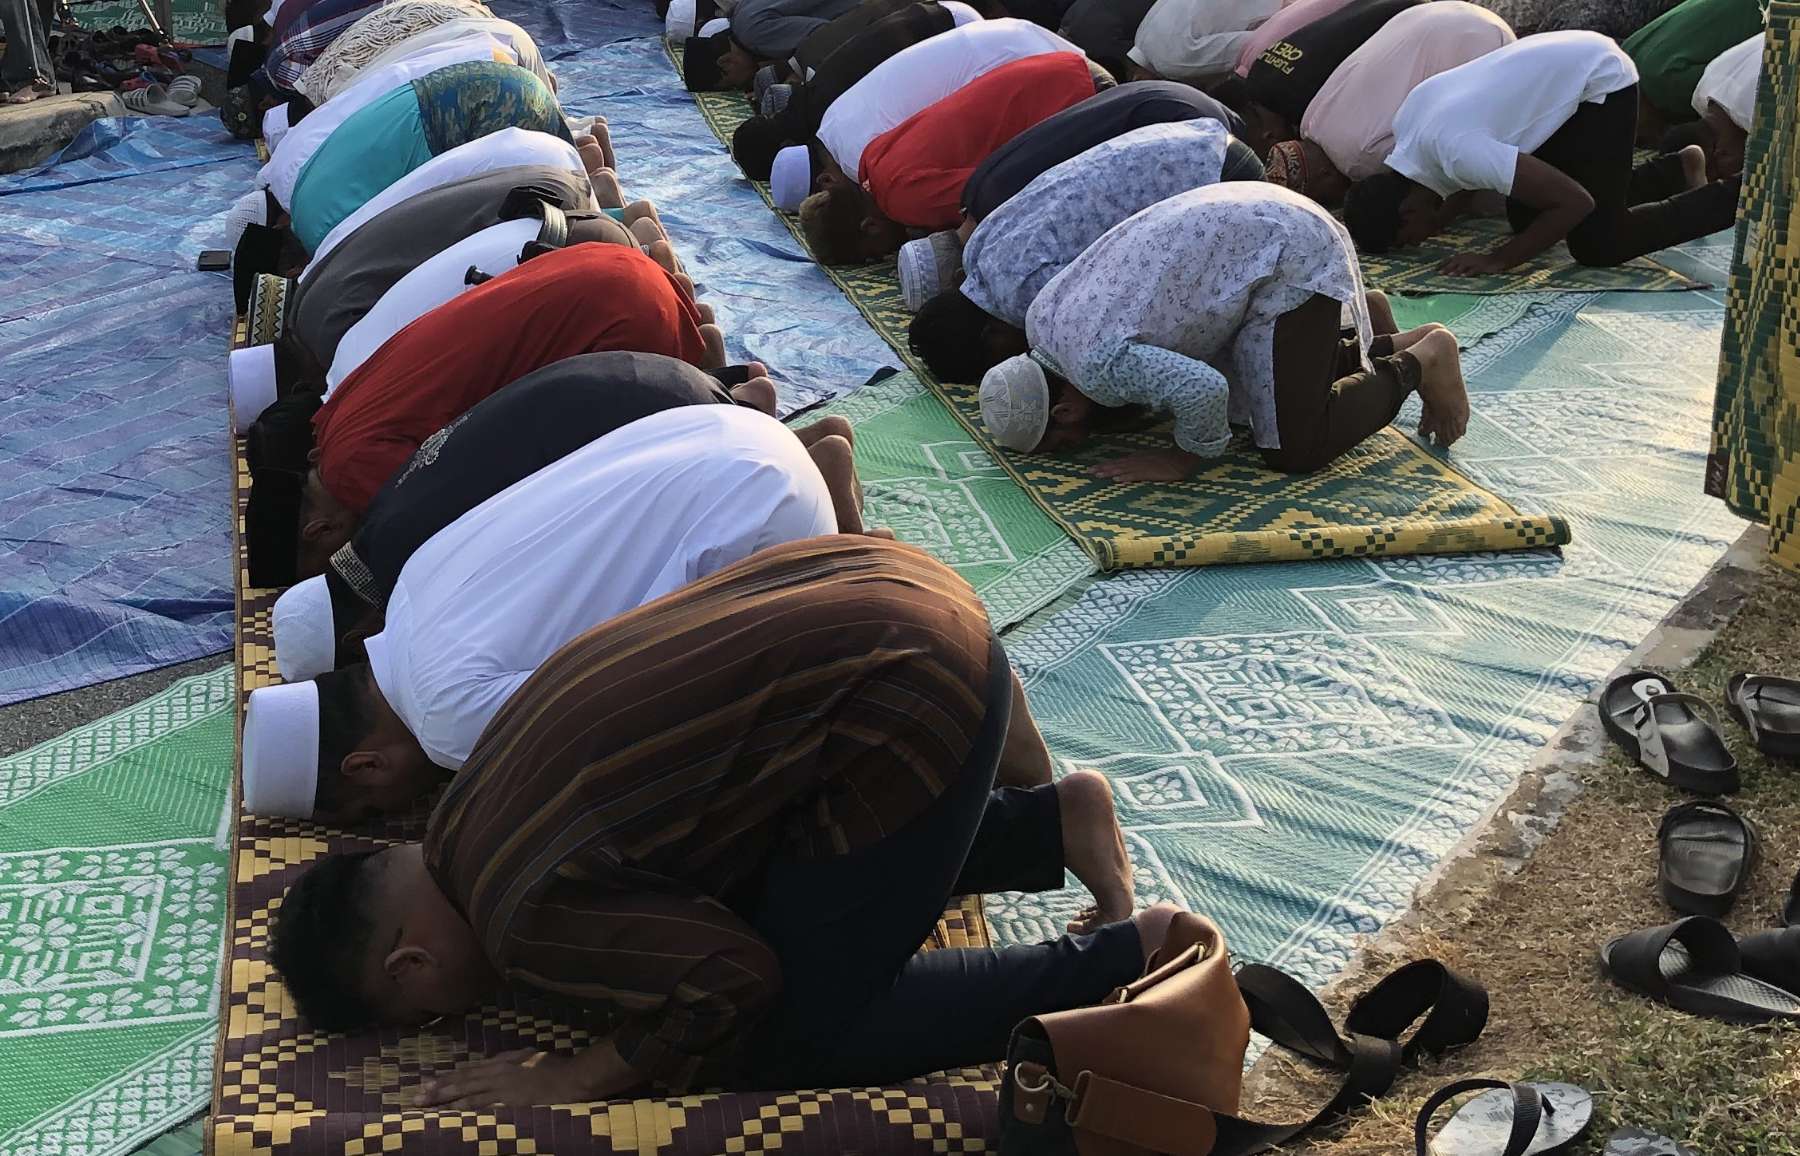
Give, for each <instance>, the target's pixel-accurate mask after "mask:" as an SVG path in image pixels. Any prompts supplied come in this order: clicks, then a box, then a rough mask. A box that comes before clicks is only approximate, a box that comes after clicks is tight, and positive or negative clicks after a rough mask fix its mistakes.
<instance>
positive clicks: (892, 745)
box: [273, 535, 1174, 1107]
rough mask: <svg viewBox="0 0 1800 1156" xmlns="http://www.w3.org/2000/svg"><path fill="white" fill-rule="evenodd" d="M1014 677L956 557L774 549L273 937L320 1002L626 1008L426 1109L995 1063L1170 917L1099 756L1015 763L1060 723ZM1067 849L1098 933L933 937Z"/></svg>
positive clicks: (536, 690) (893, 1076)
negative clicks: (1016, 778) (568, 1047)
mask: <svg viewBox="0 0 1800 1156" xmlns="http://www.w3.org/2000/svg"><path fill="white" fill-rule="evenodd" d="M1015 693H1016V690H1015V683H1014V681H1013V678H1012V673H1011V669H1010V666H1009V664H1008V662H1007V658H1006V654H1005V651H1004V650H1002V649H1001V647H1000V644H999V642H998V640H996V639H995V637H994V633H993V628H992V626H991V625H990V623H989V621H988V617H987V613H986V611H985V610H984V609H983V607H982V605H981V602H980V600H979V599H978V598H977V597H976V595H975V593H974V591H973V590H971V589H970V588H969V586H968V585H967V583H965V582H964V581H963V580H962V579H961V578H960V577H958V576H957V575H956V574H955V573H954V572H952V571H951V570H949V569H948V568H947V567H945V566H944V565H943V564H942V563H940V562H937V561H936V560H934V559H932V558H931V557H930V555H928V554H926V553H924V552H923V551H920V550H917V549H914V548H911V547H908V546H903V545H899V544H897V543H893V542H886V541H881V540H874V539H869V538H865V537H853V536H842V535H840V536H833V537H824V538H815V539H811V540H809V541H803V542H793V543H789V544H787V545H783V546H776V547H772V548H770V549H768V550H764V551H762V552H761V553H758V554H756V555H753V556H752V557H750V558H747V559H745V560H743V561H741V562H738V563H736V564H734V565H732V566H729V567H727V568H725V569H723V570H720V571H718V572H716V573H714V574H712V575H711V576H709V577H706V578H703V579H701V580H699V581H697V582H694V583H692V584H691V585H688V586H686V587H684V588H682V589H680V590H678V591H676V592H674V593H672V594H669V595H667V596H666V597H664V598H661V599H659V600H657V601H655V602H652V603H650V604H648V605H646V606H643V607H640V608H639V609H637V610H634V611H631V612H630V613H627V614H625V615H623V616H621V617H618V618H614V619H612V620H611V621H608V622H606V623H604V624H602V625H600V626H597V627H595V628H594V629H592V630H590V631H588V632H587V633H586V634H584V635H582V636H580V637H579V638H577V639H575V640H574V641H573V642H571V643H569V644H568V645H567V646H565V647H564V648H563V649H562V650H560V651H558V652H557V653H556V654H555V655H554V656H553V657H551V658H550V659H549V660H548V661H547V662H545V663H544V664H543V666H542V667H541V668H540V669H539V670H538V671H537V673H536V674H534V675H533V676H532V678H531V679H530V680H529V681H527V682H526V683H525V684H524V685H523V686H521V687H520V688H519V689H518V691H517V692H516V693H515V694H514V695H513V696H512V698H511V699H510V700H509V701H508V702H507V704H506V705H505V706H504V707H503V708H502V709H501V710H500V712H499V713H498V714H497V715H496V716H495V717H494V719H493V721H492V722H491V723H490V724H489V726H488V728H487V730H486V731H485V732H484V733H483V735H482V737H481V741H480V742H479V744H478V745H477V747H476V749H475V751H474V752H473V753H472V754H471V756H470V758H469V760H468V761H467V762H466V763H465V764H464V765H463V767H462V770H461V771H460V772H459V773H458V774H457V776H456V779H455V780H454V781H453V782H452V783H451V785H450V787H449V789H448V791H447V793H446V794H445V796H444V798H443V799H442V800H441V801H440V803H439V804H438V806H437V808H436V809H435V810H434V811H433V813H432V815H431V819H430V821H429V823H428V825H427V827H426V832H425V839H424V842H423V843H422V844H419V843H412V844H403V845H400V846H397V847H392V848H389V849H387V850H383V851H378V852H373V853H369V854H364V855H338V856H332V857H330V858H328V859H326V860H324V861H323V862H322V863H320V864H319V865H318V866H317V867H314V868H313V869H312V870H311V871H310V872H308V873H307V874H306V875H305V876H304V877H302V878H301V879H300V880H299V882H297V883H296V884H295V885H294V886H293V887H292V888H290V889H289V891H288V893H287V896H286V897H285V899H284V900H283V901H282V904H281V909H280V915H279V922H278V924H277V927H276V929H275V934H274V952H273V962H274V964H275V967H276V968H277V970H278V971H280V973H281V975H282V978H283V980H284V981H285V983H286V984H287V987H288V990H289V991H290V992H291V993H292V995H293V996H294V998H295V1000H296V1001H297V1002H298V1004H299V1006H300V1009H301V1011H302V1012H303V1013H304V1014H305V1015H306V1017H307V1018H308V1020H310V1021H311V1023H312V1025H313V1026H314V1027H315V1028H317V1029H319V1030H324V1031H336V1030H352V1029H356V1028H360V1027H364V1026H370V1025H373V1024H374V1023H376V1022H377V1021H380V1022H385V1023H395V1024H417V1023H422V1022H425V1021H428V1020H431V1019H433V1018H436V1017H440V1016H446V1015H460V1014H463V1013H466V1012H470V1011H473V1010H475V1009H476V1008H477V1007H479V1006H480V1005H481V1003H482V1002H483V1001H484V1000H486V999H487V998H488V996H489V995H490V993H492V992H493V991H494V990H495V989H496V988H497V987H498V986H500V985H501V984H514V985H519V986H522V987H525V988H529V989H535V990H536V991H538V992H540V993H545V994H548V995H551V996H555V997H560V998H561V999H563V1000H567V1001H571V1002H572V1003H574V1004H576V1005H579V1006H580V1007H581V1008H583V1009H585V1010H588V1011H592V1012H599V1013H607V1014H610V1015H612V1016H614V1017H616V1022H617V1024H618V1026H617V1028H616V1030H614V1031H613V1032H612V1034H611V1035H609V1036H608V1037H606V1038H605V1039H603V1040H601V1041H600V1042H598V1043H596V1044H595V1045H594V1046H592V1047H589V1048H587V1049H586V1050H584V1051H582V1052H580V1053H578V1054H575V1055H572V1056H570V1055H562V1054H541V1053H540V1054H536V1055H526V1054H521V1053H512V1054H508V1055H504V1056H498V1057H495V1058H493V1059H490V1060H486V1061H483V1062H479V1063H476V1064H472V1065H469V1066H467V1067H465V1068H463V1069H461V1070H459V1071H457V1072H455V1073H453V1074H452V1075H450V1076H447V1077H444V1078H441V1079H438V1080H433V1081H431V1082H429V1083H427V1084H426V1085H425V1086H424V1087H423V1088H422V1089H421V1090H420V1093H419V1096H418V1098H417V1101H416V1102H417V1103H418V1104H420V1105H422V1106H424V1105H449V1106H454V1107H473V1106H485V1105H490V1104H496V1103H509V1104H529V1103H564V1102H571V1101H587V1100H596V1099H603V1098H607V1097H611V1096H616V1095H619V1094H621V1093H624V1092H627V1091H631V1090H633V1089H636V1088H639V1087H642V1086H645V1085H655V1086H658V1087H661V1088H665V1089H671V1090H675V1091H681V1090H684V1089H687V1088H690V1087H694V1086H696V1085H707V1084H723V1085H727V1086H734V1087H747V1086H759V1087H777V1088H779V1087H820V1086H824V1087H831V1086H846V1085H848V1086H862V1085H870V1084H880V1083H887V1082H891V1081H894V1080H898V1079H903V1078H906V1077H910V1076H915V1075H920V1074H923V1073H926V1072H930V1071H935V1070H939V1069H942V1068H947V1067H957V1066H962V1065H967V1064H972V1063H978V1062H984V1061H988V1060H994V1059H998V1058H999V1057H1000V1056H1001V1055H1002V1054H1003V1053H1004V1051H1005V1047H1006V1041H1007V1035H1008V1033H1009V1032H1010V1031H1011V1030H1012V1028H1013V1026H1014V1025H1015V1024H1016V1023H1017V1022H1018V1021H1019V1020H1020V1019H1021V1018H1023V1017H1026V1016H1030V1015H1035V1014H1040V1013H1044V1012H1049V1011H1052V1010H1056V1009H1061V1008H1067V1007H1072V1006H1078V1005H1082V1004H1087V1003H1091V1002H1094V1001H1097V1000H1099V999H1101V998H1103V997H1104V996H1105V995H1106V994H1107V993H1108V992H1109V991H1111V990H1112V989H1113V988H1114V987H1115V986H1117V985H1119V984H1122V983H1125V982H1128V981H1130V980H1131V979H1133V978H1135V977H1136V976H1137V975H1138V974H1139V973H1140V971H1141V969H1142V967H1143V964H1144V960H1145V958H1146V957H1147V956H1148V955H1150V954H1151V953H1152V952H1153V951H1155V949H1156V948H1157V947H1158V946H1159V945H1160V943H1161V942H1162V939H1163V937H1164V935H1165V934H1166V932H1167V929H1168V924H1169V921H1170V919H1171V918H1173V915H1174V908H1172V907H1168V906H1159V907H1155V908H1151V909H1149V910H1147V911H1143V912H1139V913H1138V914H1136V915H1135V916H1134V915H1133V914H1132V910H1131V909H1132V905H1133V904H1132V887H1131V881H1130V864H1129V861H1128V859H1127V856H1126V854H1125V848H1124V843H1123V840H1122V838H1121V836H1120V833H1119V829H1118V825H1117V822H1116V820H1115V819H1114V817H1113V813H1112V804H1111V795H1110V790H1109V788H1108V786H1107V784H1106V781H1105V780H1104V779H1103V778H1102V777H1101V776H1099V775H1098V774H1095V773H1093V772H1078V773H1075V774H1072V775H1069V776H1066V777H1065V778H1064V779H1063V780H1062V781H1061V782H1059V783H1057V784H1055V785H1044V786H1039V787H1034V788H1002V789H999V790H995V789H994V775H995V768H996V766H997V765H998V764H999V763H1000V761H1001V759H1002V758H1003V757H1005V756H1006V754H1007V749H1008V748H1009V747H1011V746H1014V745H1015V744H1017V743H1019V742H1021V741H1023V742H1026V743H1033V742H1035V743H1038V744H1039V745H1041V740H1038V739H1037V736H1036V733H1035V728H1031V727H1030V725H1029V716H1028V715H1025V714H1024V713H1023V712H1021V711H1016V710H1014V709H1013V703H1014V696H1015ZM1022 720H1023V721H1022ZM1022 727H1023V728H1029V732H1030V733H1026V734H1022V733H1021V728H1022ZM1046 757H1047V756H1046ZM1065 867H1067V868H1070V869H1072V870H1074V871H1075V872H1076V873H1077V874H1078V875H1080V876H1081V877H1083V878H1084V879H1086V880H1087V881H1088V883H1089V886H1090V890H1092V891H1093V892H1094V893H1095V906H1094V907H1093V908H1091V909H1089V910H1088V911H1086V912H1084V913H1083V914H1082V916H1081V917H1080V919H1079V920H1078V921H1077V922H1076V923H1075V924H1074V925H1072V926H1071V930H1072V931H1073V932H1076V933H1077V934H1072V935H1068V936H1064V937H1063V938H1060V939H1057V940H1055V941H1053V942H1050V943H1044V944H1036V945H1031V946H1022V947H1009V948H1001V949H966V950H951V951H933V952H925V953H919V952H918V947H919V944H920V943H922V942H924V940H925V938H926V937H927V935H929V934H930V932H931V930H932V928H933V927H934V925H935V923H936V920H937V919H938V917H939V915H940V914H941V913H942V911H943V909H944V906H945V904H946V902H947V901H948V899H949V897H950V896H951V895H952V894H957V893H978V892H984V891H992V890H1003V889H1008V890H1010V889H1026V890H1046V889H1052V888H1056V887H1060V886H1061V885H1062V880H1063V870H1064V868H1065Z"/></svg>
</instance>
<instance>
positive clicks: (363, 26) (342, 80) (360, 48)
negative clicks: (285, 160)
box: [294, 0, 493, 104]
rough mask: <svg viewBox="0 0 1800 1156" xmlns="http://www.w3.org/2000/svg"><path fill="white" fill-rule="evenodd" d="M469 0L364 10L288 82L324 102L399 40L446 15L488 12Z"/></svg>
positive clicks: (444, 20) (423, 0)
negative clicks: (297, 76)
mask: <svg viewBox="0 0 1800 1156" xmlns="http://www.w3.org/2000/svg"><path fill="white" fill-rule="evenodd" d="M492 15H493V13H491V12H489V11H488V9H487V8H486V7H485V6H484V5H481V4H477V3H474V0H400V2H399V3H397V4H388V5H385V6H383V7H381V8H377V9H375V11H373V12H369V13H366V14H364V15H363V16H362V17H361V18H360V19H358V20H357V21H356V23H354V24H352V25H351V26H350V27H349V28H348V29H346V30H345V31H344V33H343V35H341V36H339V37H338V38H337V39H336V40H333V41H332V42H331V45H330V46H329V47H328V48H326V49H325V51H324V52H321V53H320V54H319V58H318V59H317V60H315V61H313V62H312V63H311V64H310V65H308V66H307V69H306V71H305V72H302V73H301V74H300V79H299V80H298V81H297V82H296V83H295V85H294V87H295V88H296V89H297V90H298V91H299V92H300V93H301V94H302V95H303V96H305V97H307V99H309V100H311V101H312V102H313V103H314V104H324V103H325V102H326V101H327V100H329V99H331V98H332V97H333V96H336V95H337V94H338V93H339V92H341V91H342V90H343V89H344V87H345V86H346V85H348V84H349V83H350V82H351V81H352V80H354V79H355V78H356V74H357V73H359V72H361V71H362V70H363V68H364V67H365V66H366V65H367V64H368V63H369V61H371V60H373V59H375V58H376V57H377V56H380V55H381V54H382V53H383V52H386V51H387V50H388V49H390V48H392V47H394V46H395V45H396V44H399V43H400V42H402V41H404V40H410V39H412V38H413V37H415V36H417V35H418V34H419V33H421V32H424V31H427V30H428V29H432V28H436V27H438V26H440V25H443V24H448V23H449V22H450V21H452V20H467V19H469V18H470V17H480V16H492Z"/></svg>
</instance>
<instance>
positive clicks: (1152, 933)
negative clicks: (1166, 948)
mask: <svg viewBox="0 0 1800 1156" xmlns="http://www.w3.org/2000/svg"><path fill="white" fill-rule="evenodd" d="M1180 914H1181V908H1179V907H1177V906H1175V905H1174V904H1173V903H1158V904H1156V905H1154V906H1152V907H1146V908H1144V909H1143V910H1142V911H1140V912H1138V913H1137V914H1136V915H1133V916H1132V917H1131V921H1132V922H1133V923H1135V924H1137V929H1138V943H1139V944H1141V945H1142V946H1143V949H1144V962H1145V963H1146V964H1148V963H1149V962H1150V957H1151V956H1153V955H1155V954H1156V953H1157V952H1159V951H1161V950H1162V945H1163V941H1165V940H1166V939H1168V938H1169V925H1170V924H1172V923H1174V922H1175V917H1176V916H1177V915H1180Z"/></svg>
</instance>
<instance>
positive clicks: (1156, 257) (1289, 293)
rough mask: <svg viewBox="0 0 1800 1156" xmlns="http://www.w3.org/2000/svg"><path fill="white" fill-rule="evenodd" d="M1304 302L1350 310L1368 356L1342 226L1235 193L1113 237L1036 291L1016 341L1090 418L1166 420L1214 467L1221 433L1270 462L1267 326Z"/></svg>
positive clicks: (1157, 209)
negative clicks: (1127, 415)
mask: <svg viewBox="0 0 1800 1156" xmlns="http://www.w3.org/2000/svg"><path fill="white" fill-rule="evenodd" d="M1315 293H1318V294H1323V295H1324V296H1326V297H1329V298H1331V299H1332V300H1334V301H1337V302H1339V303H1341V304H1343V305H1344V306H1346V307H1348V309H1349V312H1350V314H1351V317H1352V318H1353V321H1354V325H1355V328H1356V331H1357V335H1358V337H1359V338H1360V339H1361V346H1362V348H1363V349H1364V350H1367V349H1368V346H1369V341H1370V332H1369V310H1368V304H1367V302H1366V301H1365V300H1364V299H1363V288H1362V273H1361V269H1360V268H1359V266H1358V264H1357V260H1356V248H1355V246H1354V245H1353V244H1352V243H1351V241H1350V235H1349V233H1348V232H1347V231H1346V230H1345V229H1344V226H1343V225H1342V224H1340V223H1338V222H1337V221H1336V220H1335V219H1334V218H1333V217H1332V216H1331V214H1330V213H1329V212H1327V211H1326V210H1324V209H1322V208H1320V207H1319V205H1318V204H1317V203H1315V202H1314V201H1312V200H1310V199H1308V198H1307V197H1304V196H1302V195H1301V194H1299V193H1295V192H1292V191H1290V190H1288V189H1284V188H1281V187H1279V186H1276V185H1271V184H1266V183H1264V182H1261V181H1233V182H1228V183H1226V184H1220V185H1209V186H1207V187H1205V188H1201V189H1195V190H1193V191H1192V192H1187V193H1182V194H1180V195H1178V196H1175V197H1171V198H1169V199H1168V200H1165V201H1162V202H1160V203H1159V204H1156V205H1152V206H1151V207H1150V208H1148V209H1145V210H1144V211H1143V212H1141V213H1138V214H1137V215H1135V216H1133V217H1131V218H1130V219H1128V220H1126V221H1124V222H1123V223H1121V224H1119V225H1116V226H1114V227H1113V228H1112V229H1111V230H1109V231H1108V232H1107V233H1106V235H1105V236H1103V237H1101V238H1100V239H1099V240H1098V241H1095V242H1094V243H1093V244H1092V245H1091V246H1089V247H1088V249H1087V251H1086V252H1084V253H1082V255H1081V256H1080V257H1078V258H1076V260H1075V261H1074V262H1073V263H1071V264H1070V265H1069V267H1068V268H1066V269H1064V270H1063V271H1062V272H1061V273H1059V274H1057V275H1056V276H1055V277H1054V278H1052V279H1051V281H1050V283H1049V284H1048V285H1046V286H1044V289H1043V291H1042V292H1041V293H1039V294H1038V296H1037V300H1036V301H1034V302H1032V305H1031V309H1030V311H1029V312H1028V313H1027V314H1026V317H1025V333H1026V337H1027V338H1028V339H1029V341H1030V343H1031V350H1032V356H1033V357H1034V358H1036V359H1037V360H1038V362H1039V363H1040V364H1042V365H1043V366H1044V367H1045V368H1046V369H1048V370H1050V371H1051V372H1052V373H1055V374H1058V375H1059V376H1061V377H1063V378H1065V379H1067V380H1068V381H1069V382H1070V383H1071V384H1073V385H1074V386H1075V387H1076V388H1077V389H1079V390H1080V391H1081V392H1082V393H1084V394H1086V395H1087V396H1088V397H1090V398H1092V399H1093V400H1094V401H1096V402H1098V403H1100V404H1101V405H1104V406H1125V405H1142V406H1147V407H1149V408H1150V409H1153V410H1157V411H1161V412H1165V413H1168V414H1171V415H1172V416H1173V417H1174V419H1175V443H1176V444H1177V445H1178V446H1180V447H1181V448H1182V449H1184V450H1186V451H1187V452H1189V453H1192V454H1199V455H1201V456H1202V457H1213V456H1217V455H1218V454H1221V453H1223V452H1224V451H1225V447H1226V446H1227V444H1229V442H1230V440H1231V426H1232V425H1249V426H1250V427H1251V429H1252V431H1253V433H1254V435H1255V438H1256V444H1257V445H1259V446H1261V447H1263V448H1265V449H1278V448H1280V445H1281V437H1280V434H1279V433H1278V432H1277V429H1276V424H1275V359H1274V331H1275V321H1276V319H1277V318H1279V317H1280V316H1281V315H1282V314H1283V313H1286V312H1287V311H1288V310H1290V309H1293V308H1295V307H1297V306H1299V305H1301V304H1302V303H1304V302H1305V301H1307V300H1308V299H1310V298H1311V297H1312V295H1313V294H1315ZM1364 365H1365V368H1366V367H1367V360H1366V354H1365V361H1364Z"/></svg>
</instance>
